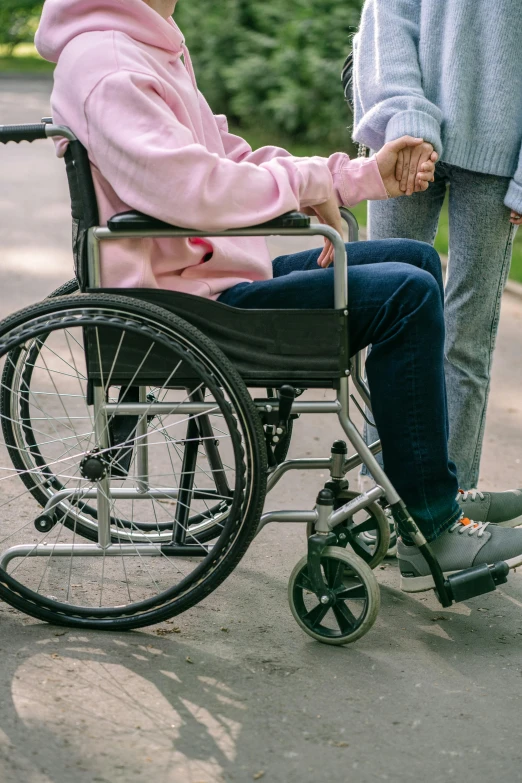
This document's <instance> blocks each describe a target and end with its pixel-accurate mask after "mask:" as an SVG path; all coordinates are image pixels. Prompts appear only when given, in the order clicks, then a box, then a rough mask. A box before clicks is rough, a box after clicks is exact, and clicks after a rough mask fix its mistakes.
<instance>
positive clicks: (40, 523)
mask: <svg viewBox="0 0 522 783" xmlns="http://www.w3.org/2000/svg"><path fill="white" fill-rule="evenodd" d="M55 525H56V520H55V518H54V517H52V516H51V515H50V514H40V516H39V517H36V519H35V520H34V526H35V528H36V529H37V530H38V532H39V533H49V531H50V530H52V529H53V527H54V526H55Z"/></svg>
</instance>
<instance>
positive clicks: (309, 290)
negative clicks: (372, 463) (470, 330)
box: [219, 239, 460, 541]
mask: <svg viewBox="0 0 522 783" xmlns="http://www.w3.org/2000/svg"><path fill="white" fill-rule="evenodd" d="M346 247H347V251H348V264H349V271H348V291H349V303H348V307H349V319H348V320H349V330H350V348H351V352H352V354H355V353H357V352H358V351H360V350H361V349H363V348H365V347H366V346H367V345H369V344H370V343H371V344H372V351H371V353H370V355H369V357H368V360H367V363H366V372H367V375H368V384H369V386H370V391H371V396H372V408H373V415H374V417H375V422H376V424H377V427H378V429H379V433H380V436H381V441H382V455H383V460H384V469H385V471H386V473H387V475H388V476H389V478H390V480H391V482H392V483H393V485H394V486H395V488H396V490H397V492H398V493H399V495H400V496H401V498H402V499H403V500H404V502H405V503H406V505H407V507H408V510H409V511H410V513H411V514H412V516H413V517H414V519H415V521H416V522H417V524H418V525H419V527H420V529H421V530H422V532H423V533H424V535H425V536H426V538H427V539H428V541H432V540H433V539H435V538H436V537H437V536H439V535H440V534H441V533H442V532H443V531H444V530H446V529H447V528H448V527H450V526H451V525H452V524H453V522H454V521H455V520H456V519H458V517H459V513H460V512H459V508H458V506H457V503H456V500H455V498H456V495H457V490H458V483H457V477H456V470H455V466H454V465H453V464H452V463H451V462H450V461H449V459H448V413H447V406H446V391H445V382H444V314H443V287H442V274H441V265H440V259H439V257H438V255H437V253H436V252H435V251H434V250H433V248H432V247H430V246H429V245H427V244H424V243H422V242H412V241H407V240H400V239H395V240H393V239H392V240H389V241H386V242H355V243H350V244H348V245H347V246H346ZM319 252H320V251H319V250H308V251H305V252H302V253H296V254H293V255H289V256H281V257H279V258H276V259H275V261H274V262H273V266H274V277H273V279H272V280H263V281H260V282H253V283H240V284H239V285H236V286H234V287H233V288H230V289H229V290H228V291H225V292H224V293H223V294H221V296H220V297H219V301H220V302H224V303H225V304H228V305H231V306H232V307H241V308H252V309H298V308H329V307H333V306H334V274H333V269H332V268H329V269H321V268H320V267H318V266H317V259H318V256H319ZM401 534H402V535H403V537H404V538H405V539H406V541H408V537H407V536H404V532H403V531H401Z"/></svg>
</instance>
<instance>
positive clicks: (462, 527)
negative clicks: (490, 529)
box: [450, 517, 489, 538]
mask: <svg viewBox="0 0 522 783" xmlns="http://www.w3.org/2000/svg"><path fill="white" fill-rule="evenodd" d="M488 525H489V522H473V520H471V519H468V518H467V517H462V518H461V519H458V520H457V521H456V522H455V524H454V525H452V526H451V527H450V533H453V531H454V530H458V532H459V533H460V534H462V533H467V534H468V536H474V535H475V533H476V534H477V537H478V538H482V536H483V535H484V532H485V530H486V528H487V526H488Z"/></svg>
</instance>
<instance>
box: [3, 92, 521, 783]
mask: <svg viewBox="0 0 522 783" xmlns="http://www.w3.org/2000/svg"><path fill="white" fill-rule="evenodd" d="M49 88H50V85H49V83H47V82H45V81H42V82H35V83H32V84H31V83H29V82H26V81H17V80H3V81H0V124H2V123H10V122H12V123H15V122H35V121H38V120H39V118H40V117H41V116H42V115H45V114H48V112H49V108H48V103H47V97H48V93H49ZM0 237H1V244H0V315H1V316H2V317H4V316H6V315H8V314H9V313H11V312H12V311H14V310H15V309H17V308H19V307H22V306H24V305H26V304H29V303H32V302H35V301H37V300H39V299H41V298H42V297H43V295H44V294H46V293H47V292H49V291H51V290H52V289H53V288H54V287H56V286H57V285H59V284H60V283H62V282H64V281H65V280H66V279H68V278H69V277H71V276H72V269H71V258H70V250H69V205H68V197H67V190H66V182H65V173H64V170H63V164H62V163H61V162H60V161H57V160H56V159H55V158H54V155H53V150H52V145H51V143H50V142H49V143H45V142H38V143H35V144H33V145H32V146H29V145H27V144H23V145H20V146H18V147H16V146H14V145H9V146H8V147H5V148H1V149H0ZM277 247H278V248H279V249H280V245H278V246H277ZM521 327H522V302H521V301H520V300H518V299H516V298H511V297H508V296H506V297H505V300H504V306H503V313H502V323H501V329H500V336H499V340H498V348H497V352H496V357H495V365H494V373H493V388H492V396H491V404H490V410H489V419H488V427H487V433H486V441H485V453H484V460H483V468H482V486H484V487H487V488H492V489H501V488H507V487H514V486H517V487H518V486H521V485H522V481H521V478H522V477H521V459H522V402H521V396H520V388H521V385H522V361H521V350H520V349H521V336H520V333H521ZM338 436H339V432H338V427H337V426H336V422H335V420H334V419H333V418H332V419H331V420H330V419H329V418H328V417H308V418H306V419H301V420H300V421H299V422H298V426H297V428H296V434H295V437H294V440H293V443H292V451H291V453H292V454H293V455H294V456H304V455H307V454H313V455H314V456H326V455H327V452H328V447H329V444H330V443H331V442H332V441H333V440H334V439H335V438H336V437H338ZM312 477H314V478H316V479H317V481H314V480H312ZM320 481H321V478H320V476H314V474H308V475H306V474H305V475H302V476H301V475H297V474H296V475H291V476H289V477H287V479H286V481H284V482H282V484H281V485H279V486H278V487H277V489H276V491H274V493H273V495H272V496H270V500H269V503H268V507H270V508H276V507H282V508H292V507H294V508H296V507H302V508H308V507H311V505H312V503H313V499H314V496H315V494H316V492H317V489H318V487H319V484H320ZM14 512H16V513H19V514H23V513H24V508H23V504H22V506H18V507H16V508H15V509H14ZM14 512H13V508H6V507H4V513H5V514H7V513H9V514H12V513H14ZM0 523H1V519H0ZM304 551H305V538H304V531H303V530H302V529H301V527H300V526H295V525H294V526H286V525H279V526H275V525H274V526H272V527H270V528H268V529H265V530H264V531H263V533H262V535H261V536H260V537H259V538H258V539H257V540H256V541H255V542H254V544H253V546H252V547H251V549H250V551H249V553H248V554H247V556H246V557H245V558H244V560H243V561H242V563H241V564H240V566H239V568H238V569H237V570H236V571H235V572H234V574H233V575H232V576H231V577H230V578H229V579H228V580H227V582H226V583H225V584H224V585H222V586H221V588H220V589H219V590H218V591H217V592H216V593H214V594H213V595H212V596H210V598H208V599H207V600H206V601H205V602H204V603H202V604H200V605H199V606H197V607H195V608H194V609H192V610H191V611H189V612H188V613H186V614H184V615H182V616H180V617H179V618H177V619H176V626H173V625H168V624H165V625H163V626H162V627H158V628H151V629H147V630H144V631H139V632H132V633H126V634H113V633H105V634H102V633H98V632H93V633H81V634H79V633H77V632H74V631H67V630H65V629H59V628H54V627H51V626H48V625H44V624H42V623H40V622H37V621H35V620H32V619H30V618H26V617H24V616H23V615H21V614H20V613H19V612H17V611H15V610H14V609H11V608H10V607H8V606H6V605H5V604H0V672H1V676H0V704H1V709H0V780H1V781H2V783H21V782H22V781H23V783H71V782H72V781H74V782H75V783H91V782H94V781H103V782H105V783H120V782H121V783H123V782H125V783H135V782H138V781H145V780H147V781H148V780H156V781H159V783H172V782H174V781H175V782H176V783H203V781H205V782H206V783H213V782H214V781H219V782H220V783H221V782H224V781H227V782H228V781H241V782H242V781H249V780H261V779H262V780H263V781H265V780H266V781H267V782H268V781H276V782H277V783H283V782H284V783H286V782H288V783H298V782H299V783H317V781H319V783H326V782H327V781H343V782H344V781H352V780H353V781H358V782H360V783H370V782H371V783H374V781H378V780H390V781H400V782H401V783H406V782H408V783H409V782H411V783H416V782H417V781H419V780H421V779H423V780H426V781H430V783H439V781H440V782H441V783H442V781H447V780H456V781H469V780H474V781H475V783H486V781H487V783H489V782H490V781H491V780H492V779H504V780H520V779H522V772H521V771H520V770H521V763H522V743H521V735H522V730H521V726H520V708H519V703H518V702H519V698H520V697H521V695H522V579H521V577H520V575H518V574H514V575H512V576H511V578H510V580H509V583H508V585H506V586H505V587H503V588H502V589H501V590H498V591H497V592H496V593H495V594H493V595H490V596H486V597H483V598H480V599H476V600H474V601H470V602H469V604H460V605H458V606H456V607H454V608H452V609H450V610H441V609H440V607H438V605H437V603H436V601H435V599H434V597H433V596H431V595H428V596H426V595H421V596H420V597H414V596H407V595H404V594H402V593H400V592H399V591H398V574H397V569H396V564H395V563H394V562H393V561H387V563H386V565H385V566H383V567H382V568H380V569H379V570H378V579H379V582H380V583H381V593H382V609H381V613H380V616H379V618H378V620H377V622H376V625H375V627H374V628H373V630H372V631H371V632H370V633H369V634H368V635H367V636H365V637H364V638H363V639H362V640H360V641H359V642H357V643H356V644H355V645H352V646H349V647H347V648H339V649H336V648H329V647H326V646H322V645H320V644H317V643H315V642H313V641H312V640H310V639H309V638H308V637H306V636H305V635H304V634H303V633H302V632H301V630H300V629H299V628H298V626H297V625H296V624H295V622H294V620H293V618H292V616H291V614H290V611H289V608H288V604H287V599H286V587H287V580H288V576H289V574H290V571H291V569H292V567H293V566H294V564H295V562H296V561H297V559H298V558H299V557H300V556H301V555H302V554H303V553H304ZM175 627H179V632H175V633H173V632H172V631H173V629H174V628H175ZM158 632H159V633H158ZM166 632H168V633H166ZM187 659H190V661H191V662H188V660H187Z"/></svg>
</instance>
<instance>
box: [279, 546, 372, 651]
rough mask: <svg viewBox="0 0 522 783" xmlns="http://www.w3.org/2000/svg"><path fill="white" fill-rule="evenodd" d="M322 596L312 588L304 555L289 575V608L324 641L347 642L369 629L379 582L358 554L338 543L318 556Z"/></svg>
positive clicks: (307, 631) (331, 642) (310, 634)
mask: <svg viewBox="0 0 522 783" xmlns="http://www.w3.org/2000/svg"><path fill="white" fill-rule="evenodd" d="M321 568H322V572H323V577H324V580H325V582H326V584H327V585H328V591H327V592H325V595H324V596H320V597H318V596H317V595H316V594H315V593H314V592H313V591H312V583H311V581H310V578H309V576H308V558H307V557H303V558H302V559H301V560H300V561H299V562H298V563H297V565H296V566H295V568H294V570H293V571H292V573H291V575H290V583H289V585H288V600H289V603H290V609H291V610H292V614H293V615H294V618H295V620H296V622H297V624H298V625H300V626H301V628H302V629H303V631H304V632H305V633H307V634H308V635H309V636H311V637H312V638H313V639H317V641H318V642H324V643H325V644H337V645H338V644H349V643H350V642H355V641H356V640H357V639H360V638H361V636H364V634H365V633H368V631H369V630H370V628H371V627H372V625H373V624H374V622H375V620H376V617H377V615H378V613H379V608H380V604H381V598H380V592H379V585H378V584H377V580H376V579H375V576H374V575H373V573H372V571H371V569H370V568H369V566H367V565H366V563H365V562H364V561H363V560H361V558H360V557H357V555H354V554H353V553H352V552H348V551H346V550H345V549H341V548H340V547H337V546H330V547H326V549H325V550H324V552H323V554H322V556H321Z"/></svg>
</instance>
